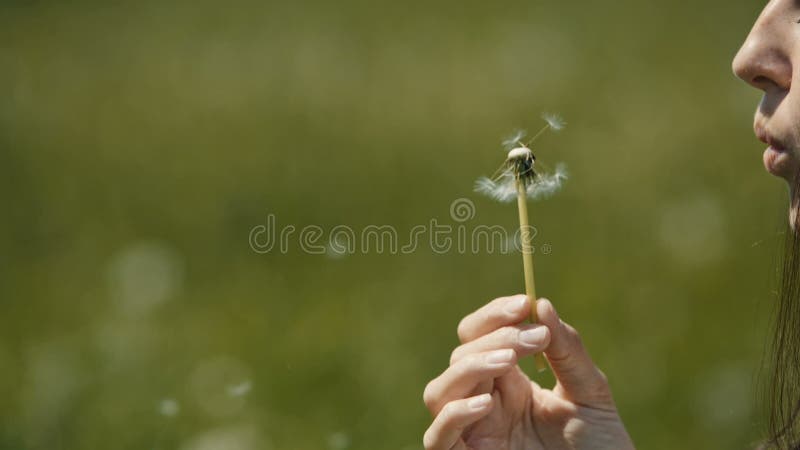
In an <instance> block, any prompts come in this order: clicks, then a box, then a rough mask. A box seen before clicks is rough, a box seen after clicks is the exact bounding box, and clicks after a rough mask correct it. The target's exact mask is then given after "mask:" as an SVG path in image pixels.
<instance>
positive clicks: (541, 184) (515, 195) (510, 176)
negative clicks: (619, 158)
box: [475, 114, 567, 371]
mask: <svg viewBox="0 0 800 450" xmlns="http://www.w3.org/2000/svg"><path fill="white" fill-rule="evenodd" d="M542 119H544V121H545V122H546V125H545V126H544V127H543V128H542V129H541V130H539V132H538V133H536V134H535V135H534V136H533V138H531V139H530V140H529V141H528V142H527V143H523V142H522V139H523V138H524V137H525V132H524V131H518V132H516V133H515V134H514V135H512V136H511V137H510V138H508V139H506V140H504V141H503V146H504V147H505V148H506V150H508V155H507V157H506V160H505V162H504V163H503V165H502V166H501V167H500V169H498V171H497V172H496V173H495V175H494V176H493V177H491V178H487V177H481V178H479V179H478V180H477V181H476V182H475V191H476V192H480V193H482V194H485V195H487V196H488V197H490V198H492V199H494V200H497V201H500V202H510V201H512V200H514V199H516V200H517V209H518V211H519V227H520V235H521V238H522V263H523V268H524V272H525V294H526V295H527V296H528V297H529V298H530V299H531V302H534V301H535V300H536V298H537V297H536V283H535V280H534V277H533V249H532V247H531V234H530V231H531V230H530V228H531V227H530V225H529V222H528V203H527V199H528V198H531V199H534V200H535V199H540V198H546V197H549V196H551V195H553V194H554V193H555V192H556V191H558V190H559V189H560V188H561V185H562V184H563V182H564V180H566V179H567V173H566V169H565V167H564V165H563V164H558V165H556V168H555V170H554V171H548V170H547V168H546V167H545V166H544V165H543V164H542V163H540V162H537V160H536V156H535V155H534V154H533V150H531V149H530V147H529V146H530V144H531V143H533V142H534V141H535V140H536V139H537V138H538V137H539V136H541V135H542V133H544V132H545V131H547V130H553V131H560V130H562V129H563V128H564V126H565V125H566V123H565V122H564V120H563V119H562V118H561V117H560V116H557V115H555V114H543V115H542ZM540 166H541V167H542V168H543V169H544V170H541V169H540V168H539V167H540ZM531 322H538V317H537V316H536V308H531ZM536 368H537V369H538V370H539V371H542V370H545V369H546V368H547V363H546V362H545V360H544V358H543V357H542V355H541V354H538V355H536Z"/></svg>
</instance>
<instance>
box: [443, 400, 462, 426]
mask: <svg viewBox="0 0 800 450" xmlns="http://www.w3.org/2000/svg"><path fill="white" fill-rule="evenodd" d="M456 409H458V408H457V406H456V404H455V403H454V402H449V403H447V404H446V405H444V407H443V408H442V410H441V411H440V412H439V415H440V416H442V421H443V422H444V423H449V422H450V418H451V417H452V416H453V414H454V413H455V412H456Z"/></svg>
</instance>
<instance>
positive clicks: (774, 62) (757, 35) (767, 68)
mask: <svg viewBox="0 0 800 450" xmlns="http://www.w3.org/2000/svg"><path fill="white" fill-rule="evenodd" d="M776 3H780V2H771V3H770V5H767V7H766V8H765V9H764V11H763V12H762V13H761V16H760V17H759V18H758V20H757V21H756V23H755V25H754V26H753V29H752V30H751V31H750V35H749V36H747V40H745V42H744V44H743V45H742V48H740V49H739V52H738V53H737V54H736V57H735V58H734V59H733V72H734V73H735V74H736V76H737V77H739V78H741V79H742V80H743V81H745V82H746V83H748V84H750V85H752V86H753V87H755V88H757V89H761V90H763V91H768V90H773V89H780V90H788V89H789V87H790V86H791V82H792V64H791V61H790V59H789V56H788V55H789V53H788V51H787V49H786V45H787V43H788V42H790V37H789V36H787V30H786V29H785V27H786V25H788V21H786V20H785V17H782V16H783V14H780V12H779V11H775V8H771V6H773V5H775V4H776Z"/></svg>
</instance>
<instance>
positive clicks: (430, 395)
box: [422, 381, 436, 409]
mask: <svg viewBox="0 0 800 450" xmlns="http://www.w3.org/2000/svg"><path fill="white" fill-rule="evenodd" d="M422 401H423V402H424V403H425V406H427V407H428V409H433V406H434V403H435V401H436V395H435V394H434V388H433V381H431V382H430V383H428V384H427V385H426V386H425V390H424V391H422Z"/></svg>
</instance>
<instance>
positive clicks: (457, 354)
mask: <svg viewBox="0 0 800 450" xmlns="http://www.w3.org/2000/svg"><path fill="white" fill-rule="evenodd" d="M463 351H464V350H463V348H462V346H460V345H459V346H458V347H456V348H455V349H453V351H452V352H451V353H450V365H451V366H452V365H453V364H455V363H456V361H458V360H459V359H461V353H463Z"/></svg>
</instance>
